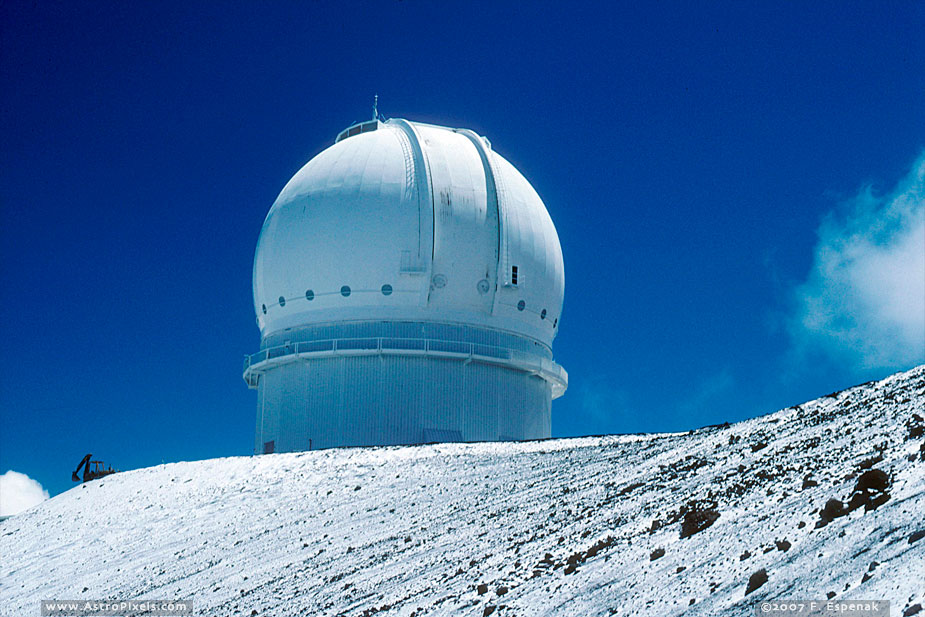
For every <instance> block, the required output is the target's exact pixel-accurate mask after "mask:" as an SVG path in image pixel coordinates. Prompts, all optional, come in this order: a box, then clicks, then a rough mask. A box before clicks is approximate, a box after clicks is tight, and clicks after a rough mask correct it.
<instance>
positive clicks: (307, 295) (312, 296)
mask: <svg viewBox="0 0 925 617" xmlns="http://www.w3.org/2000/svg"><path fill="white" fill-rule="evenodd" d="M305 299H306V300H308V301H309V302H311V301H312V300H314V299H315V292H314V291H312V290H311V289H309V290H308V291H306V292H305Z"/></svg>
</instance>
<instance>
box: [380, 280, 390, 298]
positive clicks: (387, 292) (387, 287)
mask: <svg viewBox="0 0 925 617" xmlns="http://www.w3.org/2000/svg"><path fill="white" fill-rule="evenodd" d="M382 295H383V296H391V295H392V286H391V285H389V284H388V283H386V284H385V285H383V286H382Z"/></svg>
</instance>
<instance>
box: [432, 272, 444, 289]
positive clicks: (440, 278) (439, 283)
mask: <svg viewBox="0 0 925 617" xmlns="http://www.w3.org/2000/svg"><path fill="white" fill-rule="evenodd" d="M433 282H434V287H436V288H437V289H442V288H444V287H446V275H445V274H435V275H434V279H433Z"/></svg>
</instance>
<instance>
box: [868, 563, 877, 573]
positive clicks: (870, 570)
mask: <svg viewBox="0 0 925 617" xmlns="http://www.w3.org/2000/svg"><path fill="white" fill-rule="evenodd" d="M879 565H880V564H879V563H878V562H876V561H871V562H870V565H869V566H867V571H868V572H873V571H874V570H876V569H877V566H879Z"/></svg>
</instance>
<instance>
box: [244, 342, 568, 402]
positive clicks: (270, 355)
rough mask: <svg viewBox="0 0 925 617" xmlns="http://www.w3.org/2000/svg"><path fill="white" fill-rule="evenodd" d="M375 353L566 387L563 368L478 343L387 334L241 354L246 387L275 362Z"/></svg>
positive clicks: (560, 389) (555, 392)
mask: <svg viewBox="0 0 925 617" xmlns="http://www.w3.org/2000/svg"><path fill="white" fill-rule="evenodd" d="M374 354H383V355H408V356H416V355H421V356H440V357H444V358H455V359H458V360H462V361H466V362H469V361H474V362H481V363H488V364H498V365H502V366H507V367H511V368H515V369H517V370H521V371H526V372H529V373H532V374H535V375H537V376H539V377H541V378H543V379H545V380H546V381H548V382H550V384H551V385H552V390H553V398H557V397H558V396H560V395H561V394H562V393H563V392H565V388H566V387H567V386H568V373H566V372H565V369H563V368H562V367H561V366H559V365H558V364H556V363H555V362H553V361H552V360H550V359H549V358H544V357H543V356H540V355H537V354H531V353H528V352H524V351H517V350H514V349H509V348H507V347H499V346H495V345H484V344H481V343H467V342H464V341H447V340H443V339H432V338H394V337H387V336H377V337H358V338H337V339H325V340H318V341H302V342H297V343H289V344H285V345H277V346H275V347H269V348H267V349H262V350H260V351H258V352H257V353H255V354H251V355H249V356H245V357H244V379H245V381H246V382H247V384H248V385H249V386H251V387H256V386H257V383H258V379H259V374H260V373H261V372H263V371H265V370H267V369H269V368H270V367H271V366H273V365H276V364H278V363H286V362H289V361H296V360H298V359H300V358H304V359H309V358H312V357H319V358H321V357H331V356H338V355H345V356H347V355H374ZM275 360H276V361H279V362H275Z"/></svg>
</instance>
